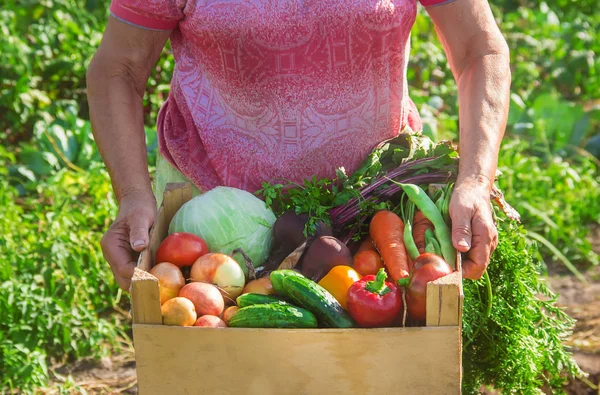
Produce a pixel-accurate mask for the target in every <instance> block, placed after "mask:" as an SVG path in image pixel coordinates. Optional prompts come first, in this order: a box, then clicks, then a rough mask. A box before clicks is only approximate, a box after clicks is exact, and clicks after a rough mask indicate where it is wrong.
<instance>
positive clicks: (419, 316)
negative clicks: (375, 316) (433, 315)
mask: <svg viewBox="0 0 600 395" xmlns="http://www.w3.org/2000/svg"><path fill="white" fill-rule="evenodd" d="M450 273H452V269H451V268H450V266H449V265H448V263H446V261H444V260H443V259H442V258H441V257H439V256H437V255H435V254H429V253H423V254H421V255H419V256H418V257H417V258H416V259H415V262H414V269H413V272H412V274H411V275H410V282H409V283H408V292H406V309H407V310H408V315H409V316H410V318H412V319H414V320H417V321H424V320H425V317H426V311H425V310H426V307H427V283H428V282H430V281H434V280H437V279H438V278H441V277H444V276H447V275H448V274H450Z"/></svg>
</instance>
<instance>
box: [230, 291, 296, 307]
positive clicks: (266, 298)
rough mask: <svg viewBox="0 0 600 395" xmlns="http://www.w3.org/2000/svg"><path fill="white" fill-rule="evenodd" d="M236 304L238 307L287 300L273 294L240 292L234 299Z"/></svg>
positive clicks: (280, 302) (284, 301)
mask: <svg viewBox="0 0 600 395" xmlns="http://www.w3.org/2000/svg"><path fill="white" fill-rule="evenodd" d="M235 301H236V303H237V305H238V306H239V307H240V308H243V307H248V306H252V305H253V304H269V303H277V304H289V303H287V301H286V300H285V299H284V298H282V297H280V296H275V295H261V294H253V293H248V294H242V295H240V296H238V297H237V299H236V300H235Z"/></svg>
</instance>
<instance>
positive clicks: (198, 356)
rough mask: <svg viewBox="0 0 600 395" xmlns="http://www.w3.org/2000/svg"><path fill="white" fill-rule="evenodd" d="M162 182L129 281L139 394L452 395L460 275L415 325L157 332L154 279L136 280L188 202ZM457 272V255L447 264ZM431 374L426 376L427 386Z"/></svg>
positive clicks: (437, 292) (431, 287) (187, 194)
mask: <svg viewBox="0 0 600 395" xmlns="http://www.w3.org/2000/svg"><path fill="white" fill-rule="evenodd" d="M191 196H192V194H191V188H190V186H189V185H187V184H170V185H169V186H168V188H167V191H166V192H165V197H164V201H163V205H162V206H161V208H160V209H159V213H158V215H157V220H156V223H155V225H154V227H153V229H152V231H151V234H150V246H149V249H148V252H145V253H142V254H141V255H140V258H139V260H138V268H136V274H135V275H134V278H133V281H132V288H131V293H132V310H133V318H134V324H133V338H134V347H135V355H136V368H137V375H138V388H139V393H140V394H141V395H147V394H151V395H154V394H157V395H158V394H161V395H162V394H169V395H171V394H173V395H178V394H211V395H220V394H223V395H225V394H236V395H239V394H244V395H246V394H248V395H253V394H256V395H268V394H274V395H275V394H277V395H304V394H305V395H322V394H323V395H324V394H327V395H329V394H331V395H337V394H340V395H341V394H362V395H367V394H373V395H375V394H376V395H384V394H395V395H396V394H411V395H412V394H417V395H418V394H460V393H461V377H462V358H461V357H462V356H461V349H462V344H461V318H462V279H461V276H460V271H458V272H456V273H455V274H453V275H450V276H446V277H444V278H442V279H439V280H437V281H434V282H431V283H429V284H428V286H427V321H426V325H427V326H425V327H418V328H380V329H293V330H290V329H250V328H248V329H242V328H224V329H209V328H193V327H172V326H164V325H160V319H159V317H158V316H157V311H158V313H160V299H159V293H158V282H157V281H156V278H154V276H152V275H150V274H149V273H146V271H148V270H150V268H151V267H152V266H153V265H154V263H155V262H154V259H153V257H154V255H155V253H156V250H157V248H158V245H159V244H160V242H161V241H162V240H163V239H164V238H165V237H166V235H167V231H168V224H169V223H170V221H171V219H172V218H173V216H174V215H175V213H176V212H177V210H178V209H179V207H181V205H183V204H184V203H185V202H187V201H189V200H190V199H191ZM457 265H458V268H459V269H460V257H459V259H458V260H457ZM432 377H435V379H433V380H432V379H431V378H432Z"/></svg>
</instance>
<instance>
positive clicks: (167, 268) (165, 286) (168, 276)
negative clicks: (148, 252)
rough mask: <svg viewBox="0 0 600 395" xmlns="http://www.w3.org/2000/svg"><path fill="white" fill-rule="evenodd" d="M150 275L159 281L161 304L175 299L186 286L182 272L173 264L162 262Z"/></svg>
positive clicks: (151, 270)
mask: <svg viewBox="0 0 600 395" xmlns="http://www.w3.org/2000/svg"><path fill="white" fill-rule="evenodd" d="M150 274H152V275H153V276H154V277H156V278H157V279H158V288H159V292H160V304H161V305H162V304H164V303H165V302H166V301H167V300H169V299H173V298H175V297H176V296H177V295H178V294H179V291H180V290H181V288H182V287H183V286H184V285H185V279H184V278H183V274H182V273H181V270H180V269H179V268H178V267H177V266H175V265H174V264H172V263H169V262H162V263H159V264H158V265H154V267H153V268H152V269H150Z"/></svg>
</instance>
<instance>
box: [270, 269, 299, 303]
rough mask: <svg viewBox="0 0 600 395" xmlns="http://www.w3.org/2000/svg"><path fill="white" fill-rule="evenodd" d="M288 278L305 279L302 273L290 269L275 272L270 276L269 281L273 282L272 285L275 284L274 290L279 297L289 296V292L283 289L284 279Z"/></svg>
mask: <svg viewBox="0 0 600 395" xmlns="http://www.w3.org/2000/svg"><path fill="white" fill-rule="evenodd" d="M288 276H298V277H304V276H303V275H302V273H299V272H297V271H295V270H290V269H284V270H275V271H273V272H271V274H270V275H269V279H270V280H271V284H273V289H274V290H275V293H276V294H277V295H279V296H287V292H286V290H285V288H284V287H283V279H284V278H286V277H288Z"/></svg>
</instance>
